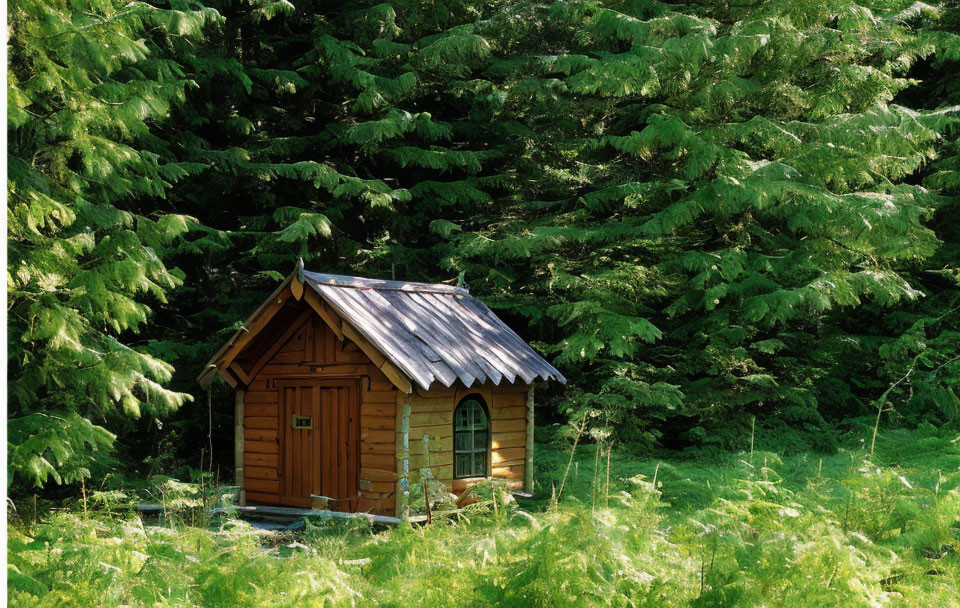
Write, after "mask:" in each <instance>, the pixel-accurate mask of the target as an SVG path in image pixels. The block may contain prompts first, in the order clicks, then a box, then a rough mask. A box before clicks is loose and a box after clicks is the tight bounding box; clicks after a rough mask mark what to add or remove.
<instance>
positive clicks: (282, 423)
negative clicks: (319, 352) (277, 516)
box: [273, 375, 363, 511]
mask: <svg viewBox="0 0 960 608" xmlns="http://www.w3.org/2000/svg"><path fill="white" fill-rule="evenodd" d="M273 383H274V385H275V386H276V387H277V404H278V407H277V418H278V420H277V424H278V425H279V426H278V427H277V428H278V429H279V430H280V433H279V435H278V440H279V446H278V448H279V458H278V481H279V488H278V498H279V500H280V504H281V505H283V504H292V503H291V499H293V500H297V501H298V502H301V503H302V504H298V505H292V506H297V507H306V508H312V502H313V501H312V500H311V499H310V498H309V497H308V498H305V499H298V498H297V497H291V496H284V495H283V490H284V485H285V482H286V474H287V471H286V455H287V452H286V450H287V433H289V432H290V424H289V422H290V421H289V420H287V415H286V414H287V412H286V404H285V403H284V393H285V391H284V389H285V388H286V387H289V386H304V385H306V384H309V385H310V386H312V387H314V388H315V389H320V388H323V387H331V388H343V387H347V388H352V389H353V391H354V394H355V398H354V403H353V406H354V411H355V412H356V420H357V424H356V428H357V432H356V436H355V437H354V442H355V443H354V446H355V450H354V451H355V454H356V462H357V465H356V479H355V482H356V487H357V490H358V491H359V489H360V458H361V450H360V438H361V436H362V434H363V429H362V428H361V419H360V410H361V404H362V402H363V399H362V395H361V394H360V391H361V390H362V386H363V385H362V376H337V377H310V376H306V375H304V376H298V377H289V376H288V377H285V378H274V379H273ZM319 422H320V421H319V420H317V422H316V424H319ZM285 499H286V500H285ZM350 499H351V501H356V502H357V503H359V497H350ZM355 506H356V505H355V504H351V505H350V507H355ZM350 507H348V509H347V510H348V511H350V510H352V509H351V508H350Z"/></svg>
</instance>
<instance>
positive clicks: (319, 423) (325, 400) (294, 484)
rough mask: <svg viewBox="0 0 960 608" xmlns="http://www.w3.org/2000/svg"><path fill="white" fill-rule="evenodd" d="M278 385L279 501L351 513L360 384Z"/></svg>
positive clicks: (300, 382) (357, 467)
mask: <svg viewBox="0 0 960 608" xmlns="http://www.w3.org/2000/svg"><path fill="white" fill-rule="evenodd" d="M279 385H280V399H281V406H282V407H281V408H280V416H281V418H280V429H282V432H281V441H280V467H281V470H280V504H284V505H290V506H294V507H310V506H312V505H313V503H314V500H313V499H312V498H311V496H312V495H316V496H323V497H326V498H328V499H330V500H329V501H328V503H327V506H326V507H325V508H327V509H330V510H334V511H355V510H356V508H357V502H358V501H357V497H358V496H357V494H358V486H359V480H360V387H359V383H358V382H357V381H356V380H296V381H294V380H285V381H283V382H280V383H279Z"/></svg>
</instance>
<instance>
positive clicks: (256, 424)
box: [243, 314, 398, 515]
mask: <svg viewBox="0 0 960 608" xmlns="http://www.w3.org/2000/svg"><path fill="white" fill-rule="evenodd" d="M304 316H305V317H306V318H305V319H301V320H300V321H299V322H298V323H297V324H296V326H295V327H292V328H290V331H289V332H288V331H284V333H285V334H288V335H289V337H288V338H286V341H285V343H284V344H283V345H282V346H281V347H280V348H279V350H277V351H276V352H275V353H274V354H273V355H272V356H270V357H269V359H268V361H267V362H266V364H265V365H263V366H262V368H261V369H260V370H259V371H258V372H257V373H256V374H255V375H254V376H253V377H252V378H251V379H250V382H249V384H248V385H247V387H246V390H245V392H244V393H243V402H244V403H243V439H244V454H243V465H244V469H243V485H244V490H245V492H246V499H247V500H248V501H253V502H258V503H267V504H279V502H280V479H279V471H280V466H279V465H280V458H281V454H280V426H279V425H280V424H281V420H280V406H281V404H280V392H279V388H278V382H282V381H283V380H284V379H303V378H318V379H322V378H357V379H359V380H360V481H359V488H360V500H359V504H358V508H357V510H358V511H361V512H367V511H369V512H372V513H377V514H388V515H392V514H393V513H394V510H395V496H394V489H395V487H394V484H393V482H392V480H390V479H387V477H389V475H390V474H392V472H393V471H395V470H396V449H395V444H394V438H395V432H396V428H395V421H396V404H397V393H398V391H397V389H396V387H394V385H393V384H392V383H391V382H390V380H388V379H387V377H386V376H384V375H383V373H382V372H381V371H380V370H379V369H377V367H376V366H375V365H374V364H373V363H372V362H371V361H370V359H369V358H368V357H367V356H366V355H365V354H363V353H362V352H361V351H360V349H359V348H357V346H356V344H354V343H353V342H351V341H350V340H349V339H346V340H340V339H338V338H337V336H336V334H334V333H333V331H332V330H331V329H330V328H329V326H328V325H327V324H326V323H325V322H324V321H323V319H321V318H320V317H319V316H318V315H316V314H309V315H304ZM284 329H285V330H286V329H287V328H284ZM279 339H283V336H281V335H278V340H279ZM385 473H386V475H385Z"/></svg>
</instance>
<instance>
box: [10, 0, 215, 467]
mask: <svg viewBox="0 0 960 608" xmlns="http://www.w3.org/2000/svg"><path fill="white" fill-rule="evenodd" d="M216 17H217V15H216V13H215V12H214V11H211V10H208V9H199V10H194V9H188V8H187V7H186V6H180V7H179V8H178V9H172V8H171V9H164V10H161V9H158V8H156V7H153V6H150V5H148V4H143V3H125V2H118V1H115V0H97V1H95V2H83V3H77V4H61V3H51V2H46V1H44V0H24V1H22V2H15V3H11V5H10V7H9V12H8V25H9V28H10V33H11V36H10V46H9V57H10V66H9V70H8V91H7V93H8V100H9V113H8V119H7V120H8V123H7V124H8V131H7V139H8V158H7V161H8V170H9V182H8V189H7V196H8V221H9V226H8V233H7V239H8V240H7V243H8V252H9V266H8V269H7V287H8V292H9V296H8V297H9V301H8V303H7V310H8V319H9V325H8V328H9V335H10V340H9V342H8V345H7V348H8V361H9V384H8V397H9V421H8V432H9V443H8V449H9V452H8V457H9V463H10V470H11V472H12V473H13V475H12V476H11V477H14V478H16V479H18V480H20V481H21V482H28V483H31V484H36V485H41V484H43V483H44V482H46V481H47V480H49V479H53V480H54V481H56V482H58V483H64V482H72V481H77V480H80V479H82V478H84V477H87V476H89V475H90V474H91V469H92V467H93V466H94V465H95V464H96V463H97V462H98V461H99V460H101V459H102V458H103V457H104V454H105V452H106V451H107V450H108V448H109V447H110V446H111V444H112V442H113V440H114V435H113V434H112V433H111V432H110V431H108V430H107V429H106V428H105V427H104V425H105V424H107V423H108V422H109V420H110V419H111V418H115V417H127V416H129V417H139V416H143V415H151V416H152V415H157V414H161V413H164V412H168V411H170V410H173V409H176V408H177V407H178V406H180V405H181V404H182V403H184V401H185V400H187V399H188V395H185V394H183V393H178V392H172V391H170V390H168V389H167V388H165V387H164V384H165V383H166V382H167V381H169V380H170V377H171V372H172V367H171V366H170V365H169V364H168V363H166V362H164V361H162V360H160V359H157V358H155V357H153V356H151V355H149V354H148V353H146V352H144V350H143V349H142V348H140V347H139V345H137V344H136V343H135V342H134V340H135V337H134V336H135V334H136V333H137V332H138V331H139V330H140V329H141V328H142V327H143V326H144V325H145V324H146V323H147V322H148V317H149V315H150V305H151V303H156V302H163V300H164V298H165V297H166V294H167V293H168V292H169V290H171V289H173V288H174V287H176V286H177V285H179V284H180V274H179V273H178V272H177V271H176V270H175V269H172V268H169V267H168V266H166V265H165V264H164V262H163V255H164V253H165V250H166V248H167V247H169V246H170V244H171V243H172V242H174V241H175V240H176V239H177V238H178V237H179V236H180V235H182V234H183V233H184V232H186V231H187V230H189V229H190V227H191V224H192V222H193V220H191V218H189V217H186V216H183V215H179V214H177V213H174V212H173V211H174V210H173V209H171V208H170V207H168V206H166V205H165V204H164V203H163V202H162V198H163V196H164V194H165V193H166V192H167V190H168V189H169V188H170V186H171V185H172V184H174V183H176V182H177V181H178V180H180V179H182V178H184V177H186V176H189V175H191V174H192V173H194V172H195V171H196V170H197V169H198V168H199V167H197V166H195V165H191V164H189V163H176V162H164V161H163V160H162V158H163V156H164V150H163V148H164V145H165V143H164V142H162V141H159V140H157V139H156V138H155V137H154V136H153V135H152V133H151V126H152V125H153V124H154V123H155V122H156V121H159V120H162V119H164V118H165V117H166V116H167V114H168V113H169V112H170V108H171V106H172V105H173V104H176V103H179V102H182V101H183V99H184V95H185V90H186V89H187V87H188V86H190V84H191V83H190V81H189V80H188V79H186V78H185V77H184V75H183V72H182V70H181V69H180V66H178V65H177V64H176V63H175V62H173V61H171V60H170V59H169V58H165V56H164V50H163V49H164V47H165V46H167V43H168V42H169V41H170V40H171V39H175V38H184V39H191V40H194V41H199V39H200V32H201V29H202V28H203V26H204V24H205V23H206V22H208V21H210V20H213V19H215V18H216Z"/></svg>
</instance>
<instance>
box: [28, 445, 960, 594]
mask: <svg viewBox="0 0 960 608" xmlns="http://www.w3.org/2000/svg"><path fill="white" fill-rule="evenodd" d="M547 434H549V433H544V435H547ZM956 439H957V437H956V433H955V432H954V433H952V434H951V433H948V432H945V431H939V430H937V429H933V428H929V427H928V428H924V429H920V430H917V431H896V432H888V433H886V434H884V435H882V436H881V437H880V440H879V443H878V448H877V453H876V455H875V457H874V458H873V460H872V461H868V460H867V458H866V456H867V455H866V453H865V452H864V451H863V450H862V449H859V448H858V449H856V450H847V451H841V452H839V453H837V454H834V455H830V456H824V457H822V458H821V457H820V456H818V455H809V454H808V455H803V454H801V455H795V456H790V457H784V458H781V457H779V456H777V455H776V454H774V453H771V452H759V451H758V452H755V453H754V454H752V456H751V455H750V454H748V453H743V454H730V453H710V454H706V453H689V454H664V455H663V456H662V457H661V458H657V457H638V456H635V455H631V454H630V453H629V451H628V450H627V449H616V448H615V449H614V450H613V453H612V455H611V458H610V491H609V494H608V495H607V494H606V493H605V492H604V491H603V490H604V489H605V488H604V487H603V485H604V483H605V478H606V461H605V459H601V460H600V463H601V466H600V470H599V471H598V475H597V476H598V478H599V480H600V484H598V485H600V486H601V487H600V488H598V487H597V486H595V485H594V481H593V480H594V463H595V462H597V460H596V459H595V456H596V452H595V451H594V446H592V445H586V446H581V447H580V448H578V450H577V453H576V459H575V463H576V464H575V466H574V467H572V468H571V472H570V476H569V478H568V480H567V485H566V488H565V490H564V493H563V495H562V496H561V497H560V500H559V505H558V506H556V507H553V508H551V507H550V506H549V504H548V502H549V497H550V495H551V487H554V486H556V487H559V485H560V481H561V478H562V475H563V470H564V468H565V466H566V463H567V459H568V455H569V452H567V451H564V450H563V449H561V448H559V447H555V446H552V445H549V444H542V445H539V446H538V450H537V462H538V464H537V475H538V497H537V499H535V500H532V501H528V502H524V503H522V504H521V505H519V507H518V505H508V508H503V507H502V506H499V507H498V508H497V509H496V510H495V511H494V510H492V509H490V508H487V507H486V506H478V507H476V508H475V509H474V510H473V511H472V512H470V513H469V514H468V515H467V516H466V517H465V518H464V519H463V520H462V521H460V522H459V523H457V524H456V525H448V524H434V525H431V526H423V527H415V528H411V527H399V528H395V529H390V530H387V531H379V532H377V531H372V530H371V529H370V528H369V527H368V526H366V525H364V524H357V523H350V524H343V523H329V522H317V523H315V524H311V525H309V526H308V528H307V530H306V531H304V532H303V533H300V534H296V535H287V536H283V537H280V538H278V539H272V540H271V539H265V538H264V537H263V536H262V535H258V534H257V533H256V532H255V531H253V530H251V529H250V528H249V527H248V526H247V525H246V524H243V523H242V522H237V521H234V520H227V521H224V522H220V523H218V524H217V525H215V526H213V527H212V528H211V529H205V528H200V527H192V526H188V525H185V524H182V523H176V519H175V518H173V519H171V521H169V522H168V523H166V524H165V525H162V526H144V525H142V524H141V523H140V521H139V520H138V519H136V518H134V517H131V516H129V515H123V514H122V512H118V511H111V512H106V511H97V510H92V509H91V510H90V511H89V512H88V514H87V515H84V514H83V512H82V510H80V509H79V508H78V509H74V510H71V511H62V512H56V513H49V514H47V515H46V516H45V517H43V518H42V521H41V522H40V523H38V524H28V523H24V522H20V523H19V524H15V525H13V526H12V527H11V530H10V541H9V560H10V564H9V573H10V600H11V605H13V606H30V607H33V606H61V605H64V606H66V605H70V606H118V605H127V606H184V607H186V606H205V607H214V606H217V607H219V606H291V607H294V606H296V607H298V608H299V607H304V606H489V605H494V606H564V607H567V606H610V605H612V606H667V607H669V606H691V607H701V606H702V607H707V606H711V607H712V606H791V607H793V606H798V607H802V606H843V607H847V606H910V607H917V606H930V607H933V606H936V607H957V606H960V445H958V442H957V440H956ZM655 471H656V475H657V486H656V488H654V486H653V484H652V479H653V476H654V472H655ZM598 489H599V492H595V490H598ZM595 496H596V498H595ZM14 521H16V517H14Z"/></svg>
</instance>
